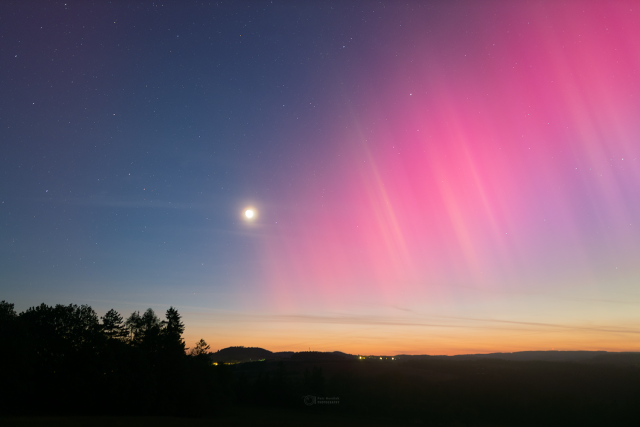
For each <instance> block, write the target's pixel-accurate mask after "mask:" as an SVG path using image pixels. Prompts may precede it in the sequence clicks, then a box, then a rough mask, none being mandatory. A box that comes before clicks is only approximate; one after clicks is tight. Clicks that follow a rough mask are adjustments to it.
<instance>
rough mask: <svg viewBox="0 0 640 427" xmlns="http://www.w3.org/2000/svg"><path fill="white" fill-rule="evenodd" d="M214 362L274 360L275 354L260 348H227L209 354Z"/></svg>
mask: <svg viewBox="0 0 640 427" xmlns="http://www.w3.org/2000/svg"><path fill="white" fill-rule="evenodd" d="M209 357H210V358H211V360H212V361H213V362H249V361H253V360H261V359H273V358H274V357H273V353H272V352H270V351H269V350H265V349H264V348H260V347H227V348H223V349H222V350H218V351H216V352H215V353H209Z"/></svg>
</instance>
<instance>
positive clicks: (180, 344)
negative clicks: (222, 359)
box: [0, 301, 230, 415]
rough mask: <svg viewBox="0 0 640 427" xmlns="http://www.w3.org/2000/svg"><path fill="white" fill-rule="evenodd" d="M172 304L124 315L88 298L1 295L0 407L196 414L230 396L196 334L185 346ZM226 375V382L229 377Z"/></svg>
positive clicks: (9, 409) (66, 411)
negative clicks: (100, 310) (24, 299)
mask: <svg viewBox="0 0 640 427" xmlns="http://www.w3.org/2000/svg"><path fill="white" fill-rule="evenodd" d="M183 332H184V324H183V323H182V320H181V316H180V314H179V313H178V311H177V310H176V309H175V308H173V307H171V308H169V309H168V310H167V312H166V314H165V319H164V320H160V319H159V318H158V317H157V316H156V314H155V313H154V311H153V310H152V309H148V310H147V311H145V312H144V313H142V314H140V313H139V312H137V311H136V312H134V313H133V314H131V316H129V317H128V318H127V319H124V318H123V317H122V316H121V315H120V314H119V313H117V312H116V311H115V310H110V311H109V312H107V313H106V314H105V315H104V316H103V317H101V318H98V316H97V314H96V312H95V311H94V310H93V309H92V308H91V307H89V306H87V305H81V306H78V305H74V304H70V305H56V306H47V305H46V304H41V305H39V306H37V307H31V308H29V309H28V310H26V311H24V312H22V313H19V314H18V313H16V312H15V310H14V305H13V304H10V303H7V302H5V301H2V302H0V343H1V344H0V361H1V368H0V369H1V374H2V387H0V390H1V392H0V393H1V394H2V395H1V396H0V398H1V401H0V411H2V412H3V413H5V414H7V413H13V414H69V413H72V414H158V415H198V414H202V413H209V412H210V411H211V410H212V409H215V408H216V407H220V406H224V405H226V404H227V403H228V400H229V396H230V393H229V392H228V391H227V390H226V389H225V387H226V388H228V387H230V377H229V376H228V375H225V372H223V371H224V368H225V367H220V369H216V367H213V366H212V365H211V364H210V362H209V360H208V357H207V355H206V353H207V351H208V350H209V347H208V345H207V344H206V343H205V342H204V340H201V341H200V342H199V343H197V344H196V346H195V347H194V348H193V349H191V351H190V352H189V354H187V353H186V351H185V350H186V349H185V343H184V340H183V339H182V334H183ZM227 383H228V384H229V385H227Z"/></svg>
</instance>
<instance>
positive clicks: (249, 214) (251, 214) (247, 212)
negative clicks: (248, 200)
mask: <svg viewBox="0 0 640 427" xmlns="http://www.w3.org/2000/svg"><path fill="white" fill-rule="evenodd" d="M253 215H254V213H253V211H252V210H251V209H247V210H246V211H244V216H246V217H247V218H249V219H251V218H253Z"/></svg>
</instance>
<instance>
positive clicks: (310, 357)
mask: <svg viewBox="0 0 640 427" xmlns="http://www.w3.org/2000/svg"><path fill="white" fill-rule="evenodd" d="M356 357H357V356H354V355H351V354H347V353H343V352H341V351H332V352H324V351H301V352H299V353H293V355H292V356H291V360H301V361H302V360H304V361H315V360H318V361H319V360H348V359H355V358H356Z"/></svg>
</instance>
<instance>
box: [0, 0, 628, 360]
mask: <svg viewBox="0 0 640 427" xmlns="http://www.w3.org/2000/svg"><path fill="white" fill-rule="evenodd" d="M639 14H640V6H639V5H638V4H637V3H636V2H622V1H619V2H611V1H566V2H558V1H493V2H491V1H458V2H456V1H421V2H412V1H409V2H403V3H402V4H401V2H398V1H381V2H373V1H335V2H329V1H324V2H323V1H314V2H294V1H278V0H274V1H254V2H222V1H221V2H201V1H198V2H186V1H180V2H161V1H158V2H155V3H154V2H118V1H116V2H111V3H107V2H94V3H89V2H84V1H68V2H38V1H32V2H18V1H3V2H2V5H0V93H1V94H2V96H0V129H2V131H1V132H0V146H1V149H0V199H1V200H0V202H1V203H0V299H5V300H8V301H10V302H13V303H15V304H16V309H18V310H19V311H22V310H25V309H26V308H28V307H30V306H33V305H37V304H40V303H42V302H44V303H47V304H57V303H62V304H69V303H77V304H89V305H91V306H92V307H93V308H94V309H96V311H97V312H98V313H99V314H100V315H102V314H104V313H105V312H106V311H107V310H108V309H110V308H115V309H116V310H118V311H119V312H120V313H121V314H123V315H125V316H128V315H129V314H130V313H131V312H132V311H134V310H145V309H146V308H148V307H152V308H153V309H154V310H156V311H157V312H159V313H163V312H164V311H165V310H166V309H167V308H168V307H169V306H175V307H177V308H178V310H179V311H180V313H182V315H183V317H184V320H185V323H186V326H187V330H186V333H185V338H186V340H187V345H193V343H194V342H195V341H196V340H198V339H200V338H204V339H205V340H206V341H207V342H208V343H209V344H210V345H211V347H212V349H213V350H217V349H220V348H224V347H228V346H232V345H244V346H258V347H263V348H266V349H269V350H272V351H283V350H292V351H301V350H307V349H309V348H311V349H312V350H319V351H333V350H341V351H345V352H349V353H355V354H358V353H360V354H400V353H407V354H410V353H411V354H460V353H484V352H497V351H520V350H549V349H560V350H609V351H640V310H639V309H640V160H639V159H638V158H639V157H640V44H639V43H638V40H640V15H639ZM249 206H250V207H253V208H254V209H256V212H257V213H258V215H257V217H256V218H255V219H254V220H252V221H247V220H246V219H244V218H243V216H242V212H243V211H244V209H245V208H246V207H249Z"/></svg>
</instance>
